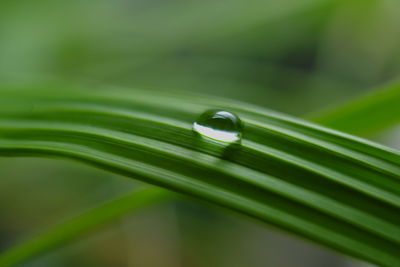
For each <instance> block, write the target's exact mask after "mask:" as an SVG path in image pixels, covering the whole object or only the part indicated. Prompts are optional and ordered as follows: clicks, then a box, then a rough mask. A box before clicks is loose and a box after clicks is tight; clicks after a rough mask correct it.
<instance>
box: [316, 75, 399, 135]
mask: <svg viewBox="0 0 400 267" xmlns="http://www.w3.org/2000/svg"><path fill="white" fill-rule="evenodd" d="M399 103H400V83H395V84H392V85H390V86H385V87H383V88H380V89H377V90H374V91H373V92H371V93H370V94H368V95H366V96H363V97H361V98H359V99H357V100H355V101H354V100H353V101H350V102H349V103H346V104H344V105H342V106H340V107H337V108H334V109H332V110H330V111H326V112H322V113H320V114H315V115H314V116H311V118H312V119H313V121H315V122H317V123H320V124H322V125H325V126H327V127H331V128H334V129H338V130H341V131H344V132H347V133H351V134H356V135H370V134H375V133H378V132H379V131H382V130H384V129H387V128H390V127H393V126H395V125H398V124H399V122H400V116H399V114H400V105H399Z"/></svg>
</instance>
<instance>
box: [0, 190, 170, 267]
mask: <svg viewBox="0 0 400 267" xmlns="http://www.w3.org/2000/svg"><path fill="white" fill-rule="evenodd" d="M171 195H172V193H170V192H169V191H166V190H162V189H161V188H156V187H151V188H146V189H142V190H139V191H135V192H133V193H130V194H128V195H126V196H123V197H120V198H117V199H114V200H113V201H111V202H108V203H105V204H103V205H101V206H99V207H97V208H94V209H92V210H90V211H89V212H87V213H84V214H83V215H80V216H78V217H76V218H74V219H72V220H69V221H67V222H65V223H62V224H60V225H58V226H57V227H56V228H54V229H50V230H48V231H47V232H46V233H45V234H42V235H40V236H39V237H36V238H33V239H31V240H29V241H28V242H25V243H23V244H22V245H19V246H17V247H15V248H14V249H11V250H8V251H7V252H5V253H3V254H0V266H16V265H17V264H20V263H22V262H24V261H25V260H27V259H30V258H32V257H34V256H36V255H39V254H41V253H43V252H45V251H48V250H50V249H54V248H55V247H57V246H59V245H60V244H63V243H65V242H66V241H67V240H68V241H71V240H73V239H75V238H77V237H78V236H80V235H81V234H82V233H86V232H88V231H92V230H95V228H98V227H100V226H102V225H104V224H106V223H108V222H110V221H112V220H115V219H117V218H119V217H120V216H122V215H123V214H126V213H127V212H129V211H130V212H132V211H137V210H139V209H143V208H145V207H148V206H150V205H154V204H157V203H159V202H162V201H164V200H165V199H166V198H168V197H169V198H170V197H171Z"/></svg>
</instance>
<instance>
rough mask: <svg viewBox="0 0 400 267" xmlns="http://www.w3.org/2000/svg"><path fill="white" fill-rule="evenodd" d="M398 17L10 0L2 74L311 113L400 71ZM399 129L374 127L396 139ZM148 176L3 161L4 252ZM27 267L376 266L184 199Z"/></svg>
mask: <svg viewBox="0 0 400 267" xmlns="http://www.w3.org/2000/svg"><path fill="white" fill-rule="evenodd" d="M399 25H400V2H399V1H398V0H248V1H244V0H201V1H200V0H112V1H111V0H96V1H95V0H70V1H60V0H36V1H28V0H2V1H0V83H1V84H2V85H3V86H4V85H7V84H27V85H30V84H35V83H41V82H43V81H46V82H47V81H68V82H72V83H79V84H87V85H88V86H91V87H96V86H97V85H101V86H103V85H112V86H121V87H127V88H144V89H148V90H166V91H168V90H171V91H186V92H196V93H200V94H207V95H211V96H212V95H215V96H222V97H227V98H231V99H237V100H240V101H245V102H250V103H253V104H258V105H261V106H264V107H267V108H271V109H275V110H279V111H282V112H286V113H289V114H293V115H296V116H306V115H307V114H310V113H313V112H317V111H319V110H322V109H326V108H329V107H331V106H332V107H333V106H335V105H337V104H338V103H341V102H344V101H346V100H348V99H351V98H353V97H356V96H357V95H360V94H363V93H365V92H368V91H371V90H374V88H376V87H380V86H382V85H384V84H386V83H390V82H392V81H394V80H396V79H398V78H399V76H400V27H399ZM54 90H57V87H56V86H55V87H54ZM399 132H400V131H399V129H397V130H396V129H393V130H391V131H389V132H387V133H385V134H383V135H382V136H376V137H374V138H375V140H377V141H379V142H382V143H385V144H389V145H391V146H394V147H400V138H399ZM141 185H142V184H141V183H139V182H135V181H133V180H131V179H126V178H124V177H120V176H115V175H112V174H110V173H107V172H104V171H100V170H97V169H94V168H92V167H87V166H84V165H81V164H78V163H74V162H65V161H60V160H56V159H28V158H22V159H21V158H18V159H17V158H0V249H1V250H2V249H5V248H7V247H8V246H10V245H12V244H16V243H18V242H21V241H23V240H25V239H27V238H29V237H31V236H34V235H36V234H38V233H40V232H41V231H43V230H45V229H47V228H48V227H50V226H52V225H55V224H57V223H58V222H62V221H64V220H66V219H68V218H71V217H73V216H75V215H77V214H80V213H82V212H84V211H85V210H87V209H89V208H90V207H94V206H96V205H98V204H99V203H102V202H104V201H107V200H109V199H112V198H114V197H116V196H117V195H120V194H123V193H125V192H130V191H132V190H134V189H135V188H137V187H138V186H141ZM24 266H26V267H36V266H37V267H39V266H99V267H108V266H116V267H119V266H121V267H122V266H127V267H225V266H226V267H242V266H249V267H261V266H263V267H264V266H277V267H280V266H284V267H285V266H289V267H291V266H293V267H294V266H296V267H302V266H304V267H313V266H327V267H339V266H347V267H361V266H363V267H365V266H370V265H368V264H366V263H363V262H360V261H357V260H354V259H349V258H347V257H345V256H343V255H339V254H337V253H335V252H332V251H329V250H326V249H324V248H321V247H319V246H318V245H314V244H312V243H310V242H308V241H304V240H302V239H299V238H297V237H294V236H291V235H288V234H286V233H283V232H281V231H277V230H276V229H273V228H271V227H268V226H265V225H263V224H261V223H258V222H255V221H253V220H250V219H248V218H245V217H242V216H239V215H237V214H234V213H230V212H227V211H225V210H223V209H219V208H216V207H213V206H209V205H207V204H206V203H199V202H196V201H193V200H180V201H174V202H168V203H165V204H162V205H158V206H156V207H153V208H151V209H148V210H145V211H142V212H139V213H136V214H132V215H129V216H126V217H125V218H123V219H121V220H119V221H116V222H114V223H112V224H111V225H109V226H107V227H104V228H103V229H102V230H101V231H97V232H95V233H92V234H91V235H89V236H87V237H85V238H82V239H80V240H79V241H77V242H75V243H73V244H70V245H67V246H65V247H62V248H59V249H57V250H55V251H53V252H51V253H49V254H47V255H44V256H43V257H40V258H38V259H36V260H35V261H32V262H30V263H29V264H25V265H24Z"/></svg>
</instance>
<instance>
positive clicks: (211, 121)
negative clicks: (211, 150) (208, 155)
mask: <svg viewBox="0 0 400 267" xmlns="http://www.w3.org/2000/svg"><path fill="white" fill-rule="evenodd" d="M241 128H242V127H241V121H240V119H239V117H238V116H236V115H235V114H233V113H230V112H228V111H224V110H215V109H212V110H207V111H206V112H204V113H203V114H201V115H200V117H199V118H198V119H197V121H195V122H194V123H193V130H194V131H195V132H197V133H199V134H200V135H201V136H203V137H206V138H210V139H212V140H215V141H219V142H223V143H229V144H231V143H239V142H240V140H241V135H242V133H241V131H242V129H241Z"/></svg>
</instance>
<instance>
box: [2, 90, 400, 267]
mask: <svg viewBox="0 0 400 267" xmlns="http://www.w3.org/2000/svg"><path fill="white" fill-rule="evenodd" d="M0 101H2V102H3V103H2V105H1V108H0V111H1V114H2V116H1V118H2V119H1V120H0V129H1V131H0V153H2V154H3V155H7V156H9V155H33V156H63V157H68V158H72V159H76V160H80V161H85V162H88V163H90V164H93V165H96V166H99V167H101V168H105V169H108V170H111V171H114V172H117V173H121V174H125V175H127V176H131V177H134V178H138V179H142V180H144V181H146V182H149V183H152V184H156V185H161V186H163V187H166V188H169V189H172V190H174V191H178V192H182V193H185V194H189V195H194V196H196V197H199V198H202V199H206V200H209V201H211V202H214V203H217V204H219V205H222V206H225V207H228V208H231V209H233V210H236V211H239V212H241V213H243V214H247V215H249V216H252V217H255V218H258V219H261V220H263V221H265V222H268V223H270V224H272V225H275V226H277V227H279V228H282V229H286V230H289V231H291V232H294V233H297V234H299V235H301V236H303V237H306V238H308V239H311V240H314V241H316V242H319V243H321V244H325V245H327V246H329V247H331V248H334V249H337V250H339V251H342V252H344V253H347V254H349V255H353V256H355V257H359V258H362V259H365V260H369V261H371V262H375V263H378V264H381V265H387V266H393V265H395V264H396V263H397V262H399V260H400V258H399V257H400V256H399V255H398V253H397V252H398V251H399V249H400V229H399V228H398V225H399V223H400V213H399V211H400V187H399V184H400V183H399V181H400V164H399V163H400V154H399V152H398V151H396V150H393V149H389V148H386V147H383V146H380V145H377V144H374V143H372V142H369V141H366V140H363V139H360V138H356V137H353V136H349V135H346V134H343V133H340V132H336V131H333V130H329V129H326V128H323V127H319V126H316V125H314V124H311V123H308V122H305V121H302V120H299V119H295V118H291V117H288V116H284V115H281V114H278V113H275V112H271V111H268V110H264V109H260V108H256V107H251V106H248V105H244V104H237V103H228V102H225V103H224V102H221V101H216V100H207V101H206V100H203V99H196V98H193V97H178V96H174V97H170V96H162V95H152V94H149V93H143V92H136V93H135V94H134V96H133V97H131V98H129V97H127V96H126V92H98V93H96V94H90V93H88V94H86V93H83V92H75V91H71V92H69V93H68V95H65V94H64V95H60V94H54V93H51V92H49V91H42V92H35V93H31V94H29V93H24V94H21V93H15V92H11V93H4V98H2V99H1V100H0ZM32 105H33V106H32ZM210 107H212V108H215V107H218V108H223V109H227V110H230V111H233V112H236V113H237V114H239V115H240V117H241V118H242V120H243V122H244V126H245V128H244V129H245V130H244V133H243V136H244V138H243V140H242V145H241V147H239V148H237V149H236V150H233V151H232V152H231V153H230V154H229V155H228V157H222V154H223V153H224V150H225V148H224V147H221V146H220V145H219V144H216V143H213V142H208V141H207V140H199V139H198V138H197V136H196V135H194V134H193V132H192V130H191V124H192V122H193V121H194V120H195V119H196V117H197V116H198V115H199V114H200V113H201V112H203V111H204V110H205V109H207V108H210Z"/></svg>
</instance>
